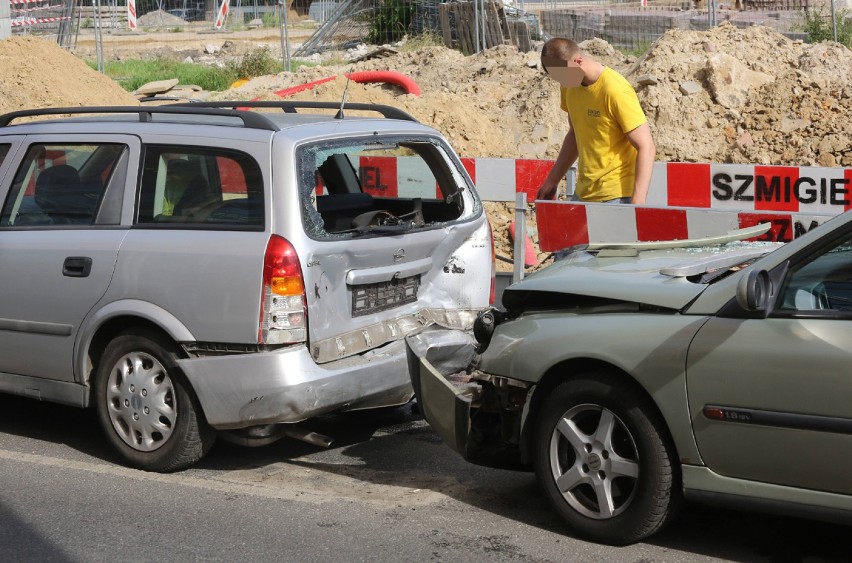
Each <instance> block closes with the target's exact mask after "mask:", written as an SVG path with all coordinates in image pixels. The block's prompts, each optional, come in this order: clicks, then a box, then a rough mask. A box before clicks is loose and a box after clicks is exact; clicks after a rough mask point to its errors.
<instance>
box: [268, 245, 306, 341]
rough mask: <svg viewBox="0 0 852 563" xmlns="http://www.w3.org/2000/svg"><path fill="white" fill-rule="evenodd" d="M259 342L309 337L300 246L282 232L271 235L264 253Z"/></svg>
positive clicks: (298, 339) (300, 339) (296, 339)
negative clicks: (299, 252)
mask: <svg viewBox="0 0 852 563" xmlns="http://www.w3.org/2000/svg"><path fill="white" fill-rule="evenodd" d="M261 291H262V293H261V310H260V325H259V327H258V334H257V340H258V343H259V344H287V343H293V342H304V341H305V340H306V337H307V330H306V328H307V310H306V307H305V282H304V278H303V277H302V266H301V264H300V263H299V256H298V255H297V254H296V249H295V248H293V245H292V244H290V243H289V242H288V241H287V239H285V238H283V237H280V236H278V235H272V236H271V237H269V243H268V244H267V245H266V254H265V255H264V257H263V287H262V290H261Z"/></svg>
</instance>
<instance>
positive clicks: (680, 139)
mask: <svg viewBox="0 0 852 563" xmlns="http://www.w3.org/2000/svg"><path fill="white" fill-rule="evenodd" d="M730 59H733V60H730ZM649 75H650V76H653V77H655V78H656V79H657V80H658V83H657V84H655V85H648V86H639V87H638V93H639V99H640V101H641V102H642V106H643V107H644V109H645V112H646V113H647V114H648V116H649V119H650V121H651V125H652V130H653V133H654V139H655V141H656V143H657V158H658V160H678V161H693V162H741V163H762V164H777V165H798V166H803V165H820V166H835V165H842V166H850V165H852V143H850V137H849V131H850V126H849V124H850V118H851V117H852V51H850V50H849V49H847V48H846V47H843V46H842V45H838V44H833V43H819V44H815V45H808V44H804V43H802V42H801V41H791V40H789V39H787V38H785V37H784V36H783V35H780V34H778V33H777V32H775V31H773V30H771V29H769V28H766V27H754V28H748V29H738V28H736V27H734V26H732V25H730V24H727V25H722V26H719V27H717V28H715V29H713V30H711V31H707V32H688V31H683V30H673V31H670V32H668V33H666V35H664V36H663V37H662V38H661V39H660V40H659V41H658V42H657V43H655V44H654V45H653V46H652V48H651V49H650V51H649V52H648V53H647V54H646V56H645V57H644V58H643V59H642V60H641V61H639V62H638V63H637V64H635V65H634V67H633V68H632V69H630V71H628V73H627V76H628V78H629V79H631V80H632V81H634V82H635V81H636V80H637V79H638V78H640V77H642V76H649ZM684 81H695V82H698V83H699V84H701V86H702V90H701V91H700V92H698V93H697V94H694V95H689V96H686V95H684V94H683V93H682V92H681V91H680V88H679V87H680V84H682V83H683V82H684ZM746 84H752V87H751V88H748V89H744V90H743V91H741V92H739V93H738V95H734V96H731V95H724V94H722V93H721V92H722V91H723V90H726V89H727V91H726V93H727V94H729V93H730V92H729V90H730V88H731V87H732V86H733V87H737V86H738V85H739V86H741V87H744V86H745V85H746Z"/></svg>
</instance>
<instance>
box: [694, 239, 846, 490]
mask: <svg viewBox="0 0 852 563" xmlns="http://www.w3.org/2000/svg"><path fill="white" fill-rule="evenodd" d="M687 386H688V392H689V402H690V410H691V413H692V419H693V426H694V430H695V436H696V439H697V443H698V447H699V450H700V452H701V456H702V458H703V460H704V462H705V463H706V464H707V466H708V467H709V468H711V469H712V470H714V471H715V472H717V473H719V474H722V475H727V476H731V477H738V478H743V479H749V480H755V481H762V482H767V483H776V484H780V485H790V486H794V487H802V488H807V489H815V490H823V491H832V492H841V493H852V471H850V469H852V465H850V461H849V457H848V453H849V452H850V451H852V401H850V397H852V233H850V232H849V230H847V232H846V233H845V234H841V236H840V237H836V238H834V240H833V241H830V242H829V243H828V244H826V245H823V247H822V248H820V249H817V250H816V251H811V252H808V253H806V254H805V255H802V256H799V257H796V258H794V259H793V260H792V261H791V266H790V268H789V270H788V272H787V274H786V277H785V280H784V282H783V284H782V285H781V287H780V288H779V291H778V295H777V297H776V303H775V306H774V310H773V311H772V312H771V313H770V315H769V317H768V318H765V319H731V318H714V319H711V320H710V321H709V322H708V323H707V324H706V325H705V326H704V327H702V329H701V330H700V331H699V332H698V334H697V336H696V337H695V339H694V341H693V343H692V345H691V346H690V349H689V354H688V363H687Z"/></svg>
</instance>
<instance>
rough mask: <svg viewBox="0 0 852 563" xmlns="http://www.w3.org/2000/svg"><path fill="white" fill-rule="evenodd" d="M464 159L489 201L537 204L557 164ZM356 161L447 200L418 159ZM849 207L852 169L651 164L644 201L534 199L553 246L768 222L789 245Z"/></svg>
mask: <svg viewBox="0 0 852 563" xmlns="http://www.w3.org/2000/svg"><path fill="white" fill-rule="evenodd" d="M406 159H410V162H407V163H405V165H404V166H399V162H400V161H401V160H406ZM461 160H462V165H463V166H464V168H465V170H466V171H467V172H468V174H469V175H470V177H471V179H473V181H474V183H475V184H476V188H477V192H478V193H479V196H480V198H481V199H482V200H484V201H503V202H514V201H515V196H516V194H517V193H520V192H525V193H526V194H527V198H528V201H534V200H535V197H536V194H537V191H538V187H539V186H540V185H541V182H542V181H543V180H544V178H545V177H546V176H547V174H548V173H549V172H550V169H551V167H552V166H553V161H550V160H530V159H511V158H462V159H461ZM359 167H360V170H359V176H360V179H361V185H362V189H363V190H364V191H365V192H368V193H371V194H373V195H374V196H377V197H423V198H440V197H442V194H441V191H440V190H439V189H438V187H437V185H436V183H435V179H434V176H433V175H432V172H431V171H430V170H429V169H428V166H427V165H426V164H425V163H424V162H423V161H422V160H421V159H419V158H415V157H384V156H381V157H379V156H363V157H361V159H360V162H359ZM399 170H405V173H404V174H403V173H400V172H399ZM317 193H318V194H322V193H323V188H322V186H321V185H318V186H317ZM849 209H852V169H850V168H824V167H813V166H762V165H745V164H706V163H705V164H701V163H698V164H694V163H681V162H657V163H655V164H654V170H653V174H652V179H651V187H650V190H649V194H648V200H647V202H646V205H645V206H641V207H638V206H632V205H609V204H596V203H569V202H563V201H536V215H537V220H538V237H539V246H540V247H541V249H542V250H543V251H546V252H552V251H555V250H560V249H563V248H567V247H570V246H574V245H578V244H587V243H590V242H616V243H619V242H644V241H659V240H680V239H693V238H704V237H710V236H719V235H723V234H726V233H727V232H728V231H731V230H734V229H740V228H743V227H750V226H753V225H757V224H758V223H764V222H769V223H771V224H772V229H771V230H770V231H769V232H768V233H766V234H765V235H763V236H762V237H761V238H760V240H772V241H783V242H786V241H790V240H792V239H793V238H795V237H796V236H799V235H801V234H803V233H805V232H807V231H809V230H810V229H812V228H813V227H814V226H816V225H819V224H820V223H822V222H824V221H826V220H828V219H830V218H831V217H832V216H834V215H837V214H839V213H843V212H844V211H847V210H849Z"/></svg>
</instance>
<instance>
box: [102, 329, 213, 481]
mask: <svg viewBox="0 0 852 563" xmlns="http://www.w3.org/2000/svg"><path fill="white" fill-rule="evenodd" d="M176 358H177V355H176V354H175V353H174V352H173V351H171V349H170V346H169V344H168V343H166V342H165V341H163V339H161V338H159V337H158V336H156V335H154V334H151V333H140V334H132V333H127V334H123V335H120V336H118V337H116V338H115V339H114V340H112V342H110V343H109V344H108V345H107V347H106V350H105V351H104V354H103V356H102V358H101V361H100V362H99V365H98V370H97V373H96V375H95V404H96V409H97V412H98V419H99V421H100V424H101V427H102V428H103V430H104V432H105V434H106V436H107V439H108V440H109V442H110V444H111V445H112V446H113V448H115V449H116V450H117V451H118V452H119V453H120V454H121V455H122V457H124V458H125V459H126V460H127V461H128V462H130V463H131V464H132V465H134V466H136V467H138V468H140V469H145V470H148V471H161V472H167V471H177V470H179V469H184V468H186V467H189V466H190V465H192V464H193V463H195V462H196V461H198V460H199V459H201V458H202V457H203V456H204V454H205V453H207V451H208V450H209V449H210V446H211V445H212V444H213V441H214V440H215V433H214V431H213V430H212V429H211V428H210V427H209V426H208V425H207V423H206V421H205V420H204V418H203V416H202V414H201V410H200V408H199V407H198V405H197V404H196V402H195V400H194V398H193V397H192V396H191V394H190V393H191V391H190V390H189V387H188V385H187V384H186V383H185V380H184V379H183V376H182V374H181V373H180V371H179V369H178V367H177V363H176Z"/></svg>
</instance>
